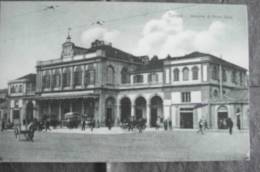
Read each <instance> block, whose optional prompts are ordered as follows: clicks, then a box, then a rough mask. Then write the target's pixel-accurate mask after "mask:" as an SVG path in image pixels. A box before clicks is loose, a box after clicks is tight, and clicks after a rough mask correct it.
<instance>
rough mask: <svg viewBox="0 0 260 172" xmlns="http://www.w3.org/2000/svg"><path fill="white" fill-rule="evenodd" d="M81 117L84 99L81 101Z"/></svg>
mask: <svg viewBox="0 0 260 172" xmlns="http://www.w3.org/2000/svg"><path fill="white" fill-rule="evenodd" d="M81 115H84V99H82V100H81Z"/></svg>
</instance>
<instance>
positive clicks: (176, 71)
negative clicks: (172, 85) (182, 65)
mask: <svg viewBox="0 0 260 172" xmlns="http://www.w3.org/2000/svg"><path fill="white" fill-rule="evenodd" d="M179 76H180V70H179V69H178V68H176V69H174V70H173V81H179V80H180V77H179Z"/></svg>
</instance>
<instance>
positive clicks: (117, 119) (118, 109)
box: [115, 104, 121, 126]
mask: <svg viewBox="0 0 260 172" xmlns="http://www.w3.org/2000/svg"><path fill="white" fill-rule="evenodd" d="M120 109H121V106H120V104H117V105H116V119H115V126H119V125H120V121H121V120H120Z"/></svg>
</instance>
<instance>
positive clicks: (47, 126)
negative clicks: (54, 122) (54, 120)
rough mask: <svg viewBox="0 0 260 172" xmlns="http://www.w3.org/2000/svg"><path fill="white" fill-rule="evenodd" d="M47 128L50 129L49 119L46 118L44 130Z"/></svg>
mask: <svg viewBox="0 0 260 172" xmlns="http://www.w3.org/2000/svg"><path fill="white" fill-rule="evenodd" d="M47 130H50V131H51V129H50V122H49V120H46V121H45V131H46V132H47Z"/></svg>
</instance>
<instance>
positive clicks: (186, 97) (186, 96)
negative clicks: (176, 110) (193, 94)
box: [181, 92, 191, 102]
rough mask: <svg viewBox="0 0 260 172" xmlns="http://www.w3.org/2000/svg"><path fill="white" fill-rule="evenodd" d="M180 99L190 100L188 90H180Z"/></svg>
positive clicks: (183, 100)
mask: <svg viewBox="0 0 260 172" xmlns="http://www.w3.org/2000/svg"><path fill="white" fill-rule="evenodd" d="M181 101H182V102H190V101H191V98H190V92H182V93H181Z"/></svg>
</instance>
